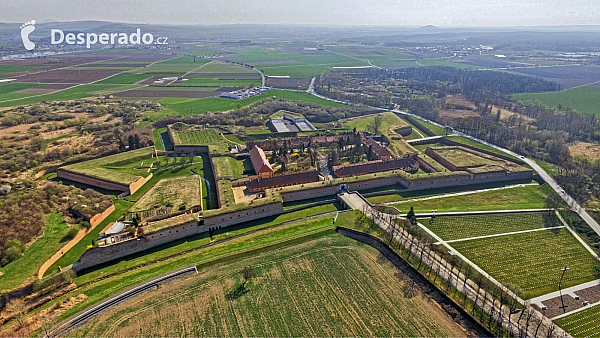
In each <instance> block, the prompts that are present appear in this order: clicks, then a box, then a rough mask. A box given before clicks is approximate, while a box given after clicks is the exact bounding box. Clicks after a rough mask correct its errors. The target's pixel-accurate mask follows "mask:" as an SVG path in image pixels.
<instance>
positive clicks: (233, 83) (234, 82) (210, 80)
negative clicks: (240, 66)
mask: <svg viewBox="0 0 600 338" xmlns="http://www.w3.org/2000/svg"><path fill="white" fill-rule="evenodd" d="M257 75H258V74H257ZM186 79H187V80H186V81H183V82H176V83H172V84H170V85H169V87H190V86H211V87H250V86H251V85H252V87H256V86H260V85H261V79H260V76H258V77H255V78H252V77H247V76H244V77H238V78H235V77H227V76H221V77H205V76H190V77H186Z"/></svg>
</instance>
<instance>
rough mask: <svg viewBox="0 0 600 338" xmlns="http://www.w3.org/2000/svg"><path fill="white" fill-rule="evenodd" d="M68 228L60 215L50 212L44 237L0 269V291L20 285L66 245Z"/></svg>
mask: <svg viewBox="0 0 600 338" xmlns="http://www.w3.org/2000/svg"><path fill="white" fill-rule="evenodd" d="M68 231H69V226H68V225H67V224H66V223H65V221H64V219H63V216H62V214H60V213H58V212H52V213H50V214H48V215H47V216H46V228H45V229H44V236H42V237H41V238H39V239H38V240H36V241H35V242H34V243H33V244H32V245H31V246H30V247H29V248H27V250H25V253H24V254H23V256H22V257H21V258H19V259H17V260H16V261H13V262H11V263H9V264H8V265H6V266H4V267H2V269H0V272H2V274H1V275H0V291H1V290H12V289H14V288H16V287H17V286H19V285H21V283H23V282H24V281H25V280H27V279H28V278H29V277H31V276H33V275H34V273H35V272H36V271H37V270H38V269H39V268H40V267H41V266H42V264H44V262H45V261H46V260H48V259H49V258H50V257H52V255H54V254H55V253H56V252H57V251H58V250H60V248H62V247H63V246H64V245H65V244H67V242H68V239H67V238H65V236H66V235H67V232H68Z"/></svg>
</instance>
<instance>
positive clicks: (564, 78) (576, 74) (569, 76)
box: [510, 66, 600, 89]
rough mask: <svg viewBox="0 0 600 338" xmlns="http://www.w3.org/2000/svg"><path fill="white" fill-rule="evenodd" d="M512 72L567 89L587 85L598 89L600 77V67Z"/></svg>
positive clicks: (537, 68) (530, 69)
mask: <svg viewBox="0 0 600 338" xmlns="http://www.w3.org/2000/svg"><path fill="white" fill-rule="evenodd" d="M510 72H511V73H516V74H519V75H526V76H531V77H536V78H542V79H544V80H547V81H553V82H557V83H559V84H560V85H561V86H562V88H565V89H570V88H573V87H576V86H583V85H587V84H589V85H590V86H592V87H598V78H599V77H600V67H598V66H566V67H565V66H559V67H536V68H531V67H527V68H520V69H511V70H510Z"/></svg>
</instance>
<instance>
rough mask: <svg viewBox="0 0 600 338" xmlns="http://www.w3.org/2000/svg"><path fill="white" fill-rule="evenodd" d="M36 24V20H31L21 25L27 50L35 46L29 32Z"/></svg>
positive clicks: (22, 36)
mask: <svg viewBox="0 0 600 338" xmlns="http://www.w3.org/2000/svg"><path fill="white" fill-rule="evenodd" d="M34 25H35V20H31V21H29V22H26V23H24V24H23V25H21V39H23V45H24V46H25V49H27V50H33V49H34V48H35V43H33V42H31V41H30V40H29V34H31V32H33V31H34V30H35V26H34Z"/></svg>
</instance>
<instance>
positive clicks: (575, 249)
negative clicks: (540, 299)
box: [450, 228, 600, 298]
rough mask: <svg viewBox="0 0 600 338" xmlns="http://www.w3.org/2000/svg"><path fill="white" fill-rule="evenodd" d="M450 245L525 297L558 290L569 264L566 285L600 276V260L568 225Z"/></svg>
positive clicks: (564, 285) (576, 283) (565, 286)
mask: <svg viewBox="0 0 600 338" xmlns="http://www.w3.org/2000/svg"><path fill="white" fill-rule="evenodd" d="M450 244H451V246H452V247H453V248H454V249H456V250H457V251H459V252H460V253H462V254H463V255H464V256H465V257H467V258H468V259H469V260H471V261H472V262H473V263H475V264H477V265H478V266H479V267H480V268H482V269H483V270H485V271H486V272H487V273H489V274H490V275H491V276H492V277H494V278H495V279H496V280H498V281H499V282H501V283H503V284H505V285H509V284H510V285H514V286H517V287H519V288H520V289H521V290H522V291H523V296H524V297H525V298H532V297H537V296H540V295H544V294H546V293H550V292H554V291H558V282H559V280H560V277H561V269H562V268H564V267H565V265H568V266H569V271H568V272H567V274H565V277H564V280H563V284H562V286H563V288H567V287H570V286H574V285H578V284H581V283H585V282H589V281H592V280H595V279H598V278H600V263H598V261H596V259H595V258H594V257H593V256H592V255H591V254H590V253H589V252H588V251H587V250H586V249H585V248H584V247H583V245H581V243H579V241H577V239H576V238H575V237H574V236H573V235H572V234H571V233H570V232H569V231H568V230H567V229H566V228H559V229H553V230H542V231H533V232H526V233H520V234H513V235H505V236H498V237H489V238H481V239H473V240H467V241H460V242H453V243H450Z"/></svg>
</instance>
